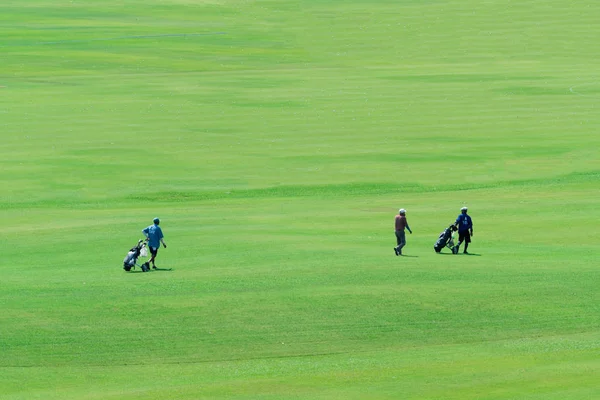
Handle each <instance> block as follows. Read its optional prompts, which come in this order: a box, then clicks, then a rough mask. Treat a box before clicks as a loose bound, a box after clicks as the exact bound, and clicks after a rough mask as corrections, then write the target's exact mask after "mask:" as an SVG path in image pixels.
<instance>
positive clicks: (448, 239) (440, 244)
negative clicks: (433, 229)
mask: <svg viewBox="0 0 600 400" xmlns="http://www.w3.org/2000/svg"><path fill="white" fill-rule="evenodd" d="M455 231H456V226H455V225H450V226H449V227H447V228H446V229H444V231H443V232H442V233H440V236H439V237H438V240H437V241H436V242H435V244H434V245H433V249H434V250H435V252H436V253H439V252H441V251H442V249H443V248H444V247H448V248H449V249H450V250H451V251H452V254H456V251H457V250H456V249H455V248H454V239H453V238H452V234H453V233H454V232H455Z"/></svg>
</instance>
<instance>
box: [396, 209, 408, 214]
mask: <svg viewBox="0 0 600 400" xmlns="http://www.w3.org/2000/svg"><path fill="white" fill-rule="evenodd" d="M398 213H400V214H406V210H405V209H404V208H401V209H399V210H398Z"/></svg>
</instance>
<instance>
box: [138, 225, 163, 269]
mask: <svg viewBox="0 0 600 400" xmlns="http://www.w3.org/2000/svg"><path fill="white" fill-rule="evenodd" d="M153 222H154V225H150V226H149V227H147V228H146V229H144V230H142V232H143V233H144V236H146V240H147V241H148V247H149V248H150V255H151V257H150V261H148V262H146V264H147V266H148V267H149V266H150V263H152V268H154V269H156V264H155V263H154V260H156V255H157V254H158V249H159V247H160V244H161V243H162V245H163V247H164V248H165V249H166V248H167V245H166V244H165V241H164V240H163V238H164V236H163V233H162V229H160V227H159V226H158V225H159V224H160V219H158V218H154V221H153Z"/></svg>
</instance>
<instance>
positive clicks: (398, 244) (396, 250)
mask: <svg viewBox="0 0 600 400" xmlns="http://www.w3.org/2000/svg"><path fill="white" fill-rule="evenodd" d="M395 234H396V247H394V253H396V255H397V256H399V255H400V254H399V253H398V247H399V246H400V232H398V231H395Z"/></svg>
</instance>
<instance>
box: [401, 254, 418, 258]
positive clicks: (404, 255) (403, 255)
mask: <svg viewBox="0 0 600 400" xmlns="http://www.w3.org/2000/svg"><path fill="white" fill-rule="evenodd" d="M400 257H408V258H419V256H409V255H406V254H402V255H400Z"/></svg>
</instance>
